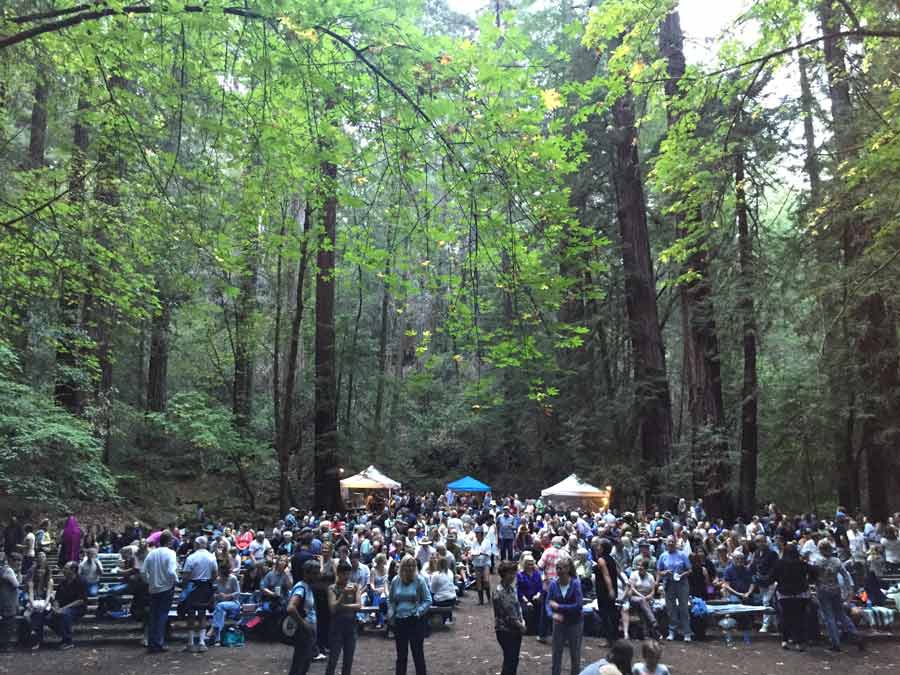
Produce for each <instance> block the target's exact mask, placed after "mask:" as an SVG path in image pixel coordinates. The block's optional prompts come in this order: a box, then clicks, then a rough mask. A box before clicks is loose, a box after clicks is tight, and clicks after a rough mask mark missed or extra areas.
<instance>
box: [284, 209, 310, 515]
mask: <svg viewBox="0 0 900 675" xmlns="http://www.w3.org/2000/svg"><path fill="white" fill-rule="evenodd" d="M311 224H312V207H311V206H310V203H309V202H307V203H306V207H305V209H304V211H303V240H302V242H301V243H300V262H299V264H298V265H297V297H296V303H295V305H294V316H293V317H292V319H291V337H290V343H289V346H288V357H287V362H286V364H285V366H286V370H285V375H284V393H283V394H282V397H281V400H282V409H281V412H280V415H279V418H280V420H281V426H280V427H279V429H278V435H277V439H276V442H275V445H276V449H277V450H278V486H279V488H278V495H279V497H278V501H279V506H280V512H281V513H286V512H287V510H288V508H289V507H290V503H289V502H290V483H289V481H288V476H289V472H290V466H291V452H292V450H293V449H294V447H295V442H296V447H297V448H298V449H299V448H300V447H301V445H302V439H303V436H302V425H301V427H300V429H298V431H297V433H296V435H295V433H294V387H295V383H296V381H297V368H298V359H297V355H298V353H299V351H300V327H301V325H302V322H303V309H304V306H305V297H304V289H305V284H306V270H307V267H308V263H309V237H310V230H311V228H312V225H311Z"/></svg>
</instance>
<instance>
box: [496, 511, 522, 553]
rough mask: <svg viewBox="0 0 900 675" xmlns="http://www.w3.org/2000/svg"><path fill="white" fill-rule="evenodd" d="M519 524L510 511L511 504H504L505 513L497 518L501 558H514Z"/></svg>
mask: <svg viewBox="0 0 900 675" xmlns="http://www.w3.org/2000/svg"><path fill="white" fill-rule="evenodd" d="M518 525H519V523H518V520H517V519H516V518H515V516H512V515H510V513H509V506H504V507H503V514H502V515H500V516H499V517H498V518H497V531H498V534H499V538H500V559H501V560H512V559H513V541H515V539H516V528H517V527H518Z"/></svg>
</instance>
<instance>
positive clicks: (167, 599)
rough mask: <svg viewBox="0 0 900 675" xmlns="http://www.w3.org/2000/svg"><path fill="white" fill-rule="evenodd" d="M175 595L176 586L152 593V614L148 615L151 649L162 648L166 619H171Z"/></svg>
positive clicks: (148, 641)
mask: <svg viewBox="0 0 900 675" xmlns="http://www.w3.org/2000/svg"><path fill="white" fill-rule="evenodd" d="M174 595H175V588H174V587H172V588H170V589H169V590H167V591H163V592H162V593H151V594H150V615H149V616H148V617H147V619H148V624H149V625H148V628H149V636H148V639H147V646H148V647H150V648H151V649H160V648H162V646H163V642H164V641H165V639H166V621H168V619H169V610H170V609H171V607H172V598H173V597H174Z"/></svg>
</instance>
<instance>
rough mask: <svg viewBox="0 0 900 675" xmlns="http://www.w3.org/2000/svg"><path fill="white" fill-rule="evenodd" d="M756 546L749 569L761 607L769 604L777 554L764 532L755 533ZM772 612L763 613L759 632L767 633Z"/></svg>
mask: <svg viewBox="0 0 900 675" xmlns="http://www.w3.org/2000/svg"><path fill="white" fill-rule="evenodd" d="M754 543H755V544H756V547H755V548H754V550H753V557H752V558H751V560H750V571H751V572H752V573H753V581H754V583H755V584H756V586H757V588H758V589H759V595H760V603H761V604H762V606H763V607H768V606H769V601H770V600H771V599H772V594H773V593H774V589H773V588H772V572H773V571H774V569H775V563H777V562H778V554H777V553H775V551H773V550H772V547H771V546H769V540H768V539H767V538H766V535H764V534H757V535H756V538H755V539H754ZM773 616H774V615H773V614H763V623H762V628H760V629H759V632H760V633H767V632H768V631H769V628H770V626H771V624H772V618H773Z"/></svg>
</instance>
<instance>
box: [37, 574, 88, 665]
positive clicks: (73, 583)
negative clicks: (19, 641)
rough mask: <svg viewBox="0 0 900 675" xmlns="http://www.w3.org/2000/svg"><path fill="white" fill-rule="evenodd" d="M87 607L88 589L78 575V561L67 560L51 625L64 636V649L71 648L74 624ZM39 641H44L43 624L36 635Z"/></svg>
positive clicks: (54, 600) (56, 597) (54, 598)
mask: <svg viewBox="0 0 900 675" xmlns="http://www.w3.org/2000/svg"><path fill="white" fill-rule="evenodd" d="M86 607H87V589H86V588H85V585H84V582H83V581H82V580H81V578H80V577H79V576H78V563H76V562H74V561H71V562H67V563H66V565H65V567H63V580H62V583H61V584H60V585H59V588H57V589H56V594H55V595H54V597H53V607H52V610H51V611H52V615H51V617H50V625H51V627H52V628H53V630H54V631H56V632H57V633H58V634H59V636H60V637H61V638H62V649H71V648H72V647H74V646H75V645H74V644H72V626H73V625H74V624H75V622H76V621H77V620H78V619H80V618H81V617H82V616H84V611H85V609H86ZM35 637H36V638H37V640H38V642H41V641H43V639H44V635H43V626H42V627H41V630H40V632H39V633H38V634H37V635H36V636H35Z"/></svg>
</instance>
